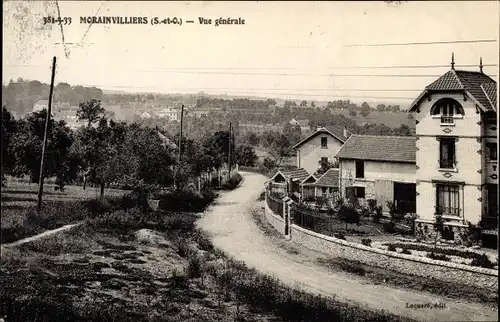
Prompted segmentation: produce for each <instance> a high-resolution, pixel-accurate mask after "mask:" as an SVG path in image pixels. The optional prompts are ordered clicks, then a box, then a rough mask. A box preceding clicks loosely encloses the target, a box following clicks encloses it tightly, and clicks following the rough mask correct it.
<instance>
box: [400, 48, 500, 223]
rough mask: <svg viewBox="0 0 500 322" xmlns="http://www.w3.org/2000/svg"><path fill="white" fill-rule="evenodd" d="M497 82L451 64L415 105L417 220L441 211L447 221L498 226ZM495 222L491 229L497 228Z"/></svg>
mask: <svg viewBox="0 0 500 322" xmlns="http://www.w3.org/2000/svg"><path fill="white" fill-rule="evenodd" d="M497 104H498V102H497V83H496V81H494V80H493V79H492V78H490V77H489V76H487V75H486V74H484V73H483V70H482V63H481V64H480V71H479V72H476V71H462V70H455V68H454V59H453V57H452V63H451V70H450V71H448V72H447V73H445V74H444V75H443V76H441V77H440V78H438V79H437V80H436V81H434V82H433V83H431V84H430V85H428V86H427V87H426V88H425V89H424V90H423V92H422V93H421V94H420V95H419V96H418V97H417V98H416V99H415V101H414V102H413V103H412V105H411V106H410V109H409V112H411V113H413V114H414V118H415V120H416V136H417V142H416V146H417V154H416V161H417V163H416V165H417V170H416V173H417V214H418V219H417V221H418V222H419V223H420V225H423V226H425V227H430V226H431V225H432V223H433V222H435V215H436V213H440V214H442V217H443V218H444V219H445V221H446V226H448V227H456V228H455V230H462V229H463V228H465V227H466V225H467V224H468V223H472V224H478V223H480V222H481V219H483V222H482V223H481V225H482V227H483V228H486V229H488V228H489V227H491V228H493V227H496V222H497V218H498V190H497V189H498V157H497V125H496V124H497V107H498V106H497ZM491 228H490V229H491Z"/></svg>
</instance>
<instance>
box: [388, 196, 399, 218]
mask: <svg viewBox="0 0 500 322" xmlns="http://www.w3.org/2000/svg"><path fill="white" fill-rule="evenodd" d="M386 205H387V208H388V209H389V215H390V216H391V222H395V221H397V220H399V219H401V218H400V216H399V214H398V213H397V212H396V203H395V202H394V201H391V200H387V201H386Z"/></svg>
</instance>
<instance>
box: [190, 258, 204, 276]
mask: <svg viewBox="0 0 500 322" xmlns="http://www.w3.org/2000/svg"><path fill="white" fill-rule="evenodd" d="M202 273H203V272H202V265H201V259H200V258H199V257H198V256H196V255H195V256H193V257H191V258H190V259H189V263H188V267H187V271H186V276H187V277H188V278H198V277H200V276H201V274H202Z"/></svg>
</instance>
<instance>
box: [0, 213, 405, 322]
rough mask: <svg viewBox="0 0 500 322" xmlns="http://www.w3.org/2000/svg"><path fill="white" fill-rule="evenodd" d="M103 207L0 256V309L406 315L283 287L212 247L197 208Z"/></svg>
mask: <svg viewBox="0 0 500 322" xmlns="http://www.w3.org/2000/svg"><path fill="white" fill-rule="evenodd" d="M96 209H97V211H96V212H94V213H92V214H91V216H88V217H87V218H86V219H85V220H84V221H83V223H82V225H81V226H80V227H78V229H72V230H68V231H65V232H63V233H61V234H58V235H53V236H51V237H47V238H44V239H40V240H37V241H35V242H30V243H25V244H23V245H20V246H16V247H4V249H3V250H2V253H3V254H2V259H1V271H2V274H1V277H0V287H1V288H2V290H4V291H3V292H2V294H1V303H2V306H1V310H0V315H1V316H3V317H6V320H7V321H9V317H15V318H16V319H17V320H23V321H33V320H38V321H49V320H50V321H62V320H64V321H304V320H305V321H324V320H325V319H327V318H328V319H329V318H331V319H335V320H336V321H352V320H377V321H402V320H403V321H404V319H400V318H399V317H395V316H393V315H391V314H387V313H384V312H378V311H377V312H375V311H369V310H366V309H364V308H361V307H358V306H354V305H353V304H345V303H341V302H338V301H336V300H334V299H330V298H324V297H319V296H314V295H310V294H306V293H304V292H301V291H298V290H295V289H291V288H288V287H285V286H284V285H283V284H281V283H280V282H279V281H277V280H276V279H275V278H272V277H269V276H266V275H262V274H260V273H258V272H257V271H255V270H253V269H249V268H247V267H246V266H245V265H244V264H242V263H239V262H235V261H233V260H231V259H229V258H227V257H226V256H224V255H223V254H222V253H221V252H220V251H218V250H217V249H214V247H213V245H212V244H211V242H210V241H209V240H208V239H206V237H205V236H204V235H203V234H202V233H201V232H200V231H198V230H196V228H195V224H194V223H195V221H196V220H197V219H198V218H199V216H200V215H199V214H196V213H184V212H162V211H146V212H144V211H141V210H139V209H138V208H130V209H115V210H114V211H112V212H111V213H110V212H108V211H104V212H103V211H99V209H98V208H96Z"/></svg>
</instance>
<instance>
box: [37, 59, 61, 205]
mask: <svg viewBox="0 0 500 322" xmlns="http://www.w3.org/2000/svg"><path fill="white" fill-rule="evenodd" d="M55 76H56V57H54V59H53V60H52V78H51V81H50V93H49V106H47V118H46V119H45V132H44V135H43V146H42V160H41V161H40V178H39V181H38V203H37V205H36V210H37V212H39V211H40V208H41V207H42V194H43V169H44V161H45V149H46V148H47V135H48V132H49V124H50V112H51V109H52V94H53V93H54V78H55Z"/></svg>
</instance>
